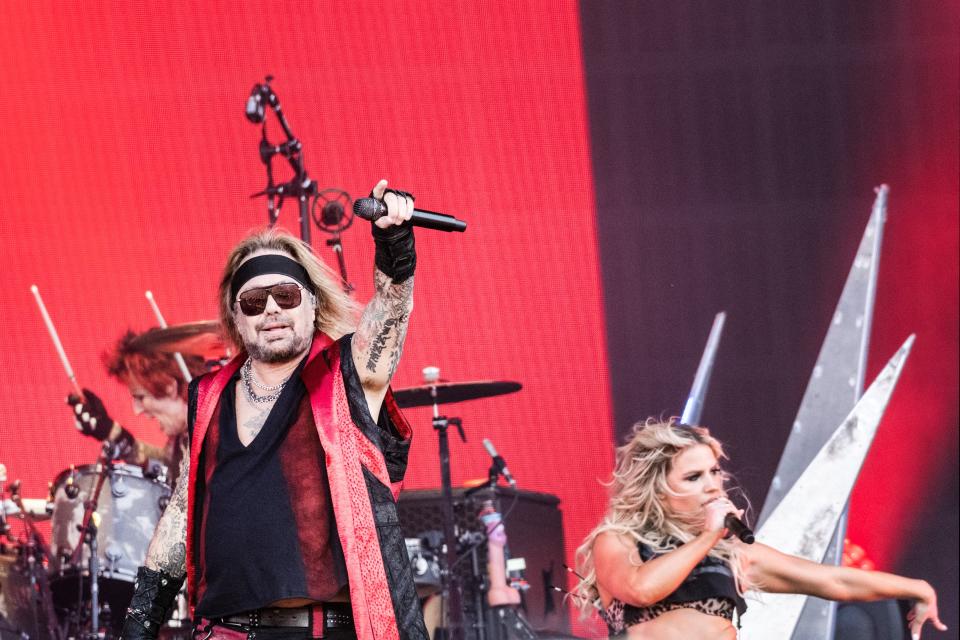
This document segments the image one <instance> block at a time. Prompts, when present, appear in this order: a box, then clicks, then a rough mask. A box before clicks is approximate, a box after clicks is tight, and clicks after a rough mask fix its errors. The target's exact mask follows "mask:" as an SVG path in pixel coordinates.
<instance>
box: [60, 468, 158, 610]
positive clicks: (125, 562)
mask: <svg viewBox="0 0 960 640" xmlns="http://www.w3.org/2000/svg"><path fill="white" fill-rule="evenodd" d="M97 477H98V473H97V467H96V465H87V466H83V467H78V468H76V469H75V470H70V469H68V470H66V471H63V472H62V473H60V475H58V476H57V478H56V480H54V482H53V496H54V502H53V518H52V527H51V529H52V542H51V545H50V547H51V549H50V550H51V555H52V558H51V561H50V589H51V591H52V593H53V601H54V605H55V606H56V608H57V609H58V610H59V611H64V612H69V611H76V610H77V607H78V605H79V604H80V602H81V598H82V600H83V601H84V602H86V601H87V600H89V598H90V547H89V545H83V550H82V553H81V554H80V556H79V559H78V560H77V561H76V562H74V560H73V553H74V549H76V547H77V545H79V544H81V540H80V531H79V526H80V525H81V524H82V523H83V513H84V506H85V503H86V501H87V500H89V499H92V497H93V492H94V489H95V488H96V483H97ZM169 500H170V487H168V486H167V485H166V484H164V483H163V482H159V481H157V480H153V479H149V478H144V477H143V471H142V470H141V469H140V467H136V466H133V465H128V464H119V463H117V464H113V465H112V466H111V468H110V470H109V473H108V475H107V478H106V479H105V480H104V483H103V488H102V489H101V490H100V499H99V500H98V502H97V508H96V512H97V514H99V516H100V524H99V527H98V530H97V560H98V563H99V569H98V573H99V580H98V581H97V582H98V584H99V586H100V602H101V604H103V603H106V604H108V605H109V607H110V614H111V621H112V623H113V624H114V625H117V624H122V620H123V616H124V614H125V612H126V610H127V606H128V605H129V604H130V598H131V597H132V596H133V583H134V580H135V579H136V577H137V568H138V567H139V566H140V565H142V564H143V562H144V559H145V558H146V555H147V545H148V544H149V543H150V539H151V538H152V537H153V532H154V530H155V529H156V527H157V522H158V521H159V520H160V515H161V514H162V513H163V510H164V509H165V508H166V506H167V503H168V502H169Z"/></svg>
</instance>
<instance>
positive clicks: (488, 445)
mask: <svg viewBox="0 0 960 640" xmlns="http://www.w3.org/2000/svg"><path fill="white" fill-rule="evenodd" d="M414 215H416V214H414ZM483 447H484V449H486V450H487V453H489V454H490V457H491V458H493V465H494V466H495V467H496V468H497V469H499V470H500V473H502V474H503V478H504V480H506V481H507V482H509V483H510V486H511V487H513V488H514V489H516V488H517V481H516V480H514V479H513V475H512V474H511V473H510V469H507V461H506V460H504V459H503V458H501V457H500V456H499V455H498V454H497V450H496V449H494V448H493V443H492V442H490V441H489V440H488V439H486V438H484V439H483Z"/></svg>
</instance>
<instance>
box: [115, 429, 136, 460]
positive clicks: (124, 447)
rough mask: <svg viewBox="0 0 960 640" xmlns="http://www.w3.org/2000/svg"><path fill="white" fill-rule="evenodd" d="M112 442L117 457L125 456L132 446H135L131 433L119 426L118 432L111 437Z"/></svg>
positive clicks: (131, 449)
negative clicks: (114, 436) (115, 435)
mask: <svg viewBox="0 0 960 640" xmlns="http://www.w3.org/2000/svg"><path fill="white" fill-rule="evenodd" d="M113 444H114V445H115V446H116V447H117V453H118V454H119V457H121V458H125V457H126V456H127V455H128V454H129V453H130V452H131V451H133V448H134V446H136V440H135V439H134V437H133V434H132V433H130V432H129V431H127V430H126V429H124V428H123V427H120V433H119V435H117V437H116V438H114V439H113Z"/></svg>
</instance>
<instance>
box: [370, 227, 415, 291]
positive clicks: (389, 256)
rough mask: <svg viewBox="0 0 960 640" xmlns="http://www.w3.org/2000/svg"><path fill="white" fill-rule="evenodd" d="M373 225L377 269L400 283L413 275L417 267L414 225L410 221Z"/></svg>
mask: <svg viewBox="0 0 960 640" xmlns="http://www.w3.org/2000/svg"><path fill="white" fill-rule="evenodd" d="M372 227H373V241H374V243H375V244H376V247H377V250H376V254H375V255H374V258H373V260H374V262H375V263H376V265H377V269H380V271H382V272H383V273H385V274H386V275H388V276H390V279H391V280H393V281H394V282H395V283H397V284H399V283H401V282H403V281H405V280H407V279H408V278H410V276H412V275H413V272H414V270H415V269H416V267H417V252H416V246H415V243H414V240H413V227H412V226H411V225H410V223H409V222H407V223H405V224H402V225H399V226H397V225H394V226H390V227H387V228H386V229H381V228H380V227H378V226H377V225H372Z"/></svg>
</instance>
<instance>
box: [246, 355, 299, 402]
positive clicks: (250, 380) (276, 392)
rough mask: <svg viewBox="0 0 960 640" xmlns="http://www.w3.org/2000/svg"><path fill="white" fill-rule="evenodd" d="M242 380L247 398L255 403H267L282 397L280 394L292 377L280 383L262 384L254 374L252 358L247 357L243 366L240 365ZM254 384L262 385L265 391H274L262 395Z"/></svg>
mask: <svg viewBox="0 0 960 640" xmlns="http://www.w3.org/2000/svg"><path fill="white" fill-rule="evenodd" d="M240 380H242V381H243V391H244V395H246V396H247V400H249V401H250V402H252V403H254V404H267V403H269V402H273V401H275V400H276V399H277V398H279V397H280V394H281V393H283V388H284V387H286V386H287V383H288V382H289V381H290V378H287V379H286V380H284V381H283V382H281V383H280V384H277V385H274V386H272V387H268V386H267V385H264V384H261V383H260V382H258V381H257V379H256V378H254V376H253V368H252V366H251V364H250V358H247V361H246V362H244V363H243V366H242V367H240ZM254 385H256V386H258V387H260V388H261V389H263V390H265V391H272V392H273V393H268V394H267V395H264V396H261V395H258V394H257V392H256V391H254V390H253V387H254Z"/></svg>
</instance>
